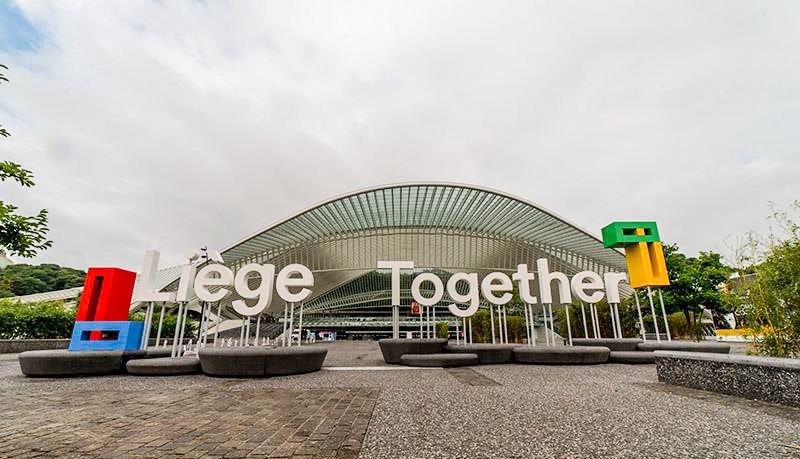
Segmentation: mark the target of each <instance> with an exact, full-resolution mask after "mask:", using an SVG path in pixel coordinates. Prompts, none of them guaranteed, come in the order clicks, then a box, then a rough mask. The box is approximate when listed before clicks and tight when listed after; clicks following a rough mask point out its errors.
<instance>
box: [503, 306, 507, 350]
mask: <svg viewBox="0 0 800 459" xmlns="http://www.w3.org/2000/svg"><path fill="white" fill-rule="evenodd" d="M503 336H505V337H506V344H508V311H507V310H506V307H505V306H503Z"/></svg>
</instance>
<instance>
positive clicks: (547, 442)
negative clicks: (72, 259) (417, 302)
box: [0, 342, 800, 458]
mask: <svg viewBox="0 0 800 459" xmlns="http://www.w3.org/2000/svg"><path fill="white" fill-rule="evenodd" d="M315 346H328V347H329V354H328V358H327V360H326V368H325V369H323V371H320V372H316V373H312V374H306V375H297V376H290V377H278V378H270V379H216V378H210V377H207V376H202V375H197V376H179V377H133V376H113V377H93V378H67V379H29V378H25V377H24V376H22V374H21V373H20V370H19V366H18V364H17V361H16V356H14V355H0V402H1V403H2V407H3V416H2V417H0V457H14V458H17V457H19V458H21V457H58V458H63V457H96V458H100V457H109V458H116V457H160V458H161V457H163V458H167V457H182V458H198V457H209V458H210V457H309V458H310V457H352V458H355V457H362V458H446V457H470V458H481V457H499V458H551V457H564V458H567V457H570V458H573V457H586V458H590V457H649V458H661V457H742V458H755V457H800V410H798V409H794V408H788V407H783V406H779V405H773V404H769V403H762V402H753V401H748V400H745V399H740V398H736V397H730V396H725V395H719V394H713V393H708V392H702V391H697V390H692V389H685V388H680V387H674V386H668V385H665V384H662V383H659V382H658V380H657V378H656V374H655V368H654V366H653V365H643V366H626V365H618V364H604V365H595V366H583V367H565V366H522V365H494V366H478V367H471V368H458V369H447V370H442V369H411V368H403V367H400V368H398V367H392V366H386V365H385V364H384V363H383V360H382V358H381V356H380V352H379V351H378V345H377V343H375V342H338V343H335V344H316V345H315Z"/></svg>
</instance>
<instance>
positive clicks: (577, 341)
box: [572, 338, 643, 351]
mask: <svg viewBox="0 0 800 459" xmlns="http://www.w3.org/2000/svg"><path fill="white" fill-rule="evenodd" d="M642 342H643V341H642V340H640V339H639V338H572V345H573V346H601V347H607V348H609V349H610V350H611V351H636V350H637V349H636V346H637V345H638V344H639V343H642Z"/></svg>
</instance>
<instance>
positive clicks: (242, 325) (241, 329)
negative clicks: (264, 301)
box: [239, 317, 244, 346]
mask: <svg viewBox="0 0 800 459" xmlns="http://www.w3.org/2000/svg"><path fill="white" fill-rule="evenodd" d="M239 343H240V344H241V345H242V346H244V317H242V323H241V324H239Z"/></svg>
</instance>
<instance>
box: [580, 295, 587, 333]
mask: <svg viewBox="0 0 800 459" xmlns="http://www.w3.org/2000/svg"><path fill="white" fill-rule="evenodd" d="M581 316H582V317H583V337H584V338H589V329H588V328H587V327H586V308H585V307H584V305H583V301H581Z"/></svg>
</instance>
